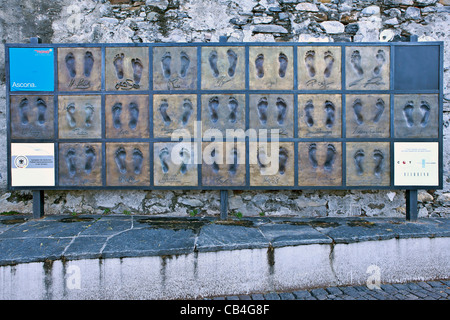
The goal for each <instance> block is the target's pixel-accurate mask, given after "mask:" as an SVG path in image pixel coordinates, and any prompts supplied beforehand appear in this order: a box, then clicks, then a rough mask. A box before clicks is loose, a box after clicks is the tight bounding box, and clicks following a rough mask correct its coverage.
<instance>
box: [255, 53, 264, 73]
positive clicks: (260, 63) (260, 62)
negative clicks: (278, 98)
mask: <svg viewBox="0 0 450 320" xmlns="http://www.w3.org/2000/svg"><path fill="white" fill-rule="evenodd" d="M255 67H256V75H257V76H258V78H262V77H264V55H263V54H262V53H261V54H258V56H257V57H256V60H255Z"/></svg>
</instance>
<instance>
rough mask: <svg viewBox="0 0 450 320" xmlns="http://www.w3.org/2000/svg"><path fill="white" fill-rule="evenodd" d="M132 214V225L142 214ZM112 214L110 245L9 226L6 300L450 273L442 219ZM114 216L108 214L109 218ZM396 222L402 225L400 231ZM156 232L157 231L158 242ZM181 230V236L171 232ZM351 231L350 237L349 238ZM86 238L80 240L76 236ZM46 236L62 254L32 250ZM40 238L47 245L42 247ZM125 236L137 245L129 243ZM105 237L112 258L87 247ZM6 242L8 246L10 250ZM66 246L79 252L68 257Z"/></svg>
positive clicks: (166, 294) (186, 293)
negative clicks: (159, 219) (192, 222)
mask: <svg viewBox="0 0 450 320" xmlns="http://www.w3.org/2000/svg"><path fill="white" fill-rule="evenodd" d="M60 218H61V217H59V219H60ZM141 218H142V217H141ZM102 219H103V218H102V217H100V218H99V219H98V220H96V222H95V223H98V222H100V221H102ZM128 219H129V220H132V221H133V223H132V224H134V223H135V222H136V219H138V218H137V217H134V218H133V217H131V218H128ZM139 219H140V218H139ZM44 220H45V219H44ZM49 220H51V219H49ZM112 220H114V223H110V224H109V225H116V227H120V228H122V229H121V230H120V231H118V232H117V233H112V231H114V230H108V229H107V228H106V229H104V230H105V232H106V231H109V237H110V238H109V239H108V241H106V238H105V239H104V240H105V241H97V242H95V241H88V240H92V239H94V238H95V237H94V235H93V234H92V235H90V234H89V232H92V231H93V230H94V229H90V227H88V228H84V229H83V230H82V231H78V233H77V235H76V236H73V237H69V233H71V232H69V231H70V230H69V229H66V230H65V231H64V230H62V229H61V224H60V223H59V224H58V225H55V224H52V223H51V222H49V223H47V225H46V226H47V228H44V227H43V226H44V222H45V221H42V220H39V221H29V222H34V224H35V225H34V227H35V228H36V230H40V231H39V232H36V233H33V235H34V236H33V237H28V238H17V237H14V236H17V235H18V234H19V232H22V233H23V230H29V231H27V232H33V225H32V224H30V225H27V223H24V224H20V225H16V226H15V227H14V228H12V227H11V228H8V229H6V230H3V232H2V233H1V234H0V247H1V248H2V249H3V250H1V251H0V252H6V255H8V252H9V257H6V256H5V253H2V255H1V256H0V258H2V259H0V261H2V266H1V267H0V299H184V298H189V299H196V298H201V297H207V296H221V295H222V296H223V295H236V294H249V293H255V292H267V291H287V290H291V289H306V288H313V287H320V286H341V285H364V284H366V283H367V282H368V281H369V283H370V282H372V281H381V282H383V283H386V282H388V283H401V282H407V281H416V280H421V281H427V280H434V279H444V278H449V277H450V252H449V250H447V248H449V247H450V246H449V245H450V237H448V236H446V233H447V232H448V231H447V230H449V228H448V224H449V222H448V221H447V220H445V219H442V221H440V220H435V219H434V220H422V221H420V222H418V223H416V224H411V223H406V222H404V221H401V220H393V219H389V220H383V219H378V220H377V219H373V220H370V221H369V219H345V220H343V219H340V220H339V219H338V220H337V221H336V220H333V219H322V220H318V219H312V220H311V219H310V220H308V221H303V220H302V221H300V220H292V219H279V220H277V219H266V220H264V219H263V220H260V221H253V224H252V226H251V227H248V226H247V227H245V226H243V225H244V223H241V225H236V224H232V225H221V224H218V225H217V226H216V225H214V224H212V223H207V224H204V225H202V226H201V227H200V226H198V229H196V230H194V231H192V230H191V231H192V232H188V229H182V228H180V229H178V230H177V231H174V229H173V228H170V229H162V230H161V229H155V228H149V229H148V226H147V225H145V227H142V225H139V227H136V226H134V227H136V228H137V229H136V230H135V231H137V233H129V234H128V235H127V233H128V232H130V230H133V228H134V227H132V228H125V226H128V224H127V223H128V222H129V221H128V220H127V219H125V223H123V221H124V220H123V218H122V220H121V221H122V224H120V223H118V218H117V219H116V218H114V219H111V221H112ZM111 221H110V222H111ZM54 222H55V221H53V223H54ZM85 222H86V221H85ZM90 222H92V221H90ZM107 222H108V219H105V220H104V221H103V223H106V224H107ZM304 222H305V223H306V224H304ZM115 223H117V224H115ZM94 225H95V224H94V223H93V224H92V225H91V226H94ZM312 225H315V227H312ZM318 225H321V227H318ZM57 226H58V227H59V228H57ZM70 226H71V227H70V229H72V228H73V230H72V231H76V230H79V229H78V228H79V226H76V225H74V224H70ZM351 226H352V227H351ZM367 226H370V227H367ZM19 227H20V228H19ZM97 227H100V225H97ZM172 227H173V225H172ZM206 227H207V228H206ZM16 228H17V229H16ZM27 228H28V229H27ZM52 228H53V229H52ZM339 228H341V229H342V230H340V231H339ZM394 228H397V230H396V231H395V232H394ZM14 229H16V230H14ZM89 229H90V231H89V232H88V230H89ZM383 229H384V230H385V231H386V234H384V235H383V232H382V230H383ZM386 229H388V230H386ZM50 230H53V231H52V232H60V233H61V232H62V236H61V237H59V238H58V237H55V235H54V234H53V235H52V234H50V233H51V232H50ZM126 230H127V231H126ZM152 230H153V231H155V230H158V233H154V237H153V238H152V237H151V236H150V235H151V232H152ZM389 230H391V231H389ZM7 231H9V233H8V232H7ZM98 231H99V229H98V230H97V231H96V232H97V234H96V237H97V238H99V239H100V238H101V237H103V236H104V235H102V234H101V233H98ZM164 231H167V232H169V233H165V232H164ZM27 232H26V233H27ZM388 232H393V236H392V237H388V236H387V233H388ZM72 233H75V232H72ZM177 233H178V236H174V235H175V234H177ZM44 234H46V235H47V236H46V237H44V236H43V235H44ZM83 234H84V235H83ZM345 234H346V237H347V239H348V241H344V235H345ZM30 235H31V234H30ZM82 235H83V236H82ZM111 235H114V236H111ZM120 235H121V237H119V236H120ZM125 235H127V236H125ZM132 235H133V236H132ZM134 235H137V236H134ZM139 235H141V236H142V237H139ZM170 235H171V237H169V238H167V237H168V236H170ZM330 235H333V236H334V238H333V237H331V236H330ZM157 236H159V237H160V238H159V239H158V238H157ZM83 237H85V239H84V238H83ZM161 237H166V239H162V238H161ZM82 238H83V241H79V242H78V240H80V239H82ZM113 239H114V241H112V240H113ZM44 240H47V241H50V240H52V241H54V242H55V243H56V242H58V241H59V242H60V247H61V253H64V255H59V256H58V254H57V253H56V250H53V256H52V257H51V255H47V256H46V258H45V259H43V258H44V255H42V256H40V257H37V255H34V256H33V255H31V253H32V252H36V251H38V248H40V247H43V246H45V241H44ZM144 240H146V241H147V242H144V243H143V244H142V243H141V245H140V246H139V244H138V242H139V241H141V242H142V241H144ZM336 240H338V241H336ZM20 241H22V243H24V244H25V243H27V241H28V244H30V245H31V246H32V247H33V246H34V247H33V248H34V249H33V250H30V251H29V252H28V258H29V259H28V261H27V262H26V259H25V258H26V257H25V256H22V257H21V260H19V259H16V262H15V263H5V262H6V261H7V260H8V259H9V260H10V261H12V260H14V259H12V258H13V252H16V251H19V250H20V249H21V248H20V247H17V246H16V247H15V250H13V249H11V246H13V245H14V244H15V243H19V242H20ZM39 241H41V243H42V245H39V246H38V242H39ZM126 241H132V242H131V243H128V244H127V243H126ZM186 241H187V242H186ZM7 242H8V243H9V246H7V245H6V244H7ZM77 243H78V245H75V244H77ZM100 243H101V244H102V248H103V251H101V253H102V254H103V253H105V251H104V250H105V249H106V248H108V246H111V247H113V245H114V246H115V248H116V250H115V251H114V250H112V248H111V250H110V253H109V254H108V255H109V257H108V256H104V255H102V254H100V255H98V254H97V256H96V257H94V254H93V252H90V253H89V249H92V248H97V247H98V245H99V244H100ZM183 243H184V244H186V243H187V244H188V245H187V246H186V247H185V252H182V250H181V249H180V248H181V247H182V245H181V244H183ZM151 244H153V247H151ZM158 246H160V247H161V250H160V251H159V252H157V250H156V249H155V248H156V247H158ZM164 246H167V248H165V247H164ZM6 247H8V248H10V251H4V250H5V248H6ZM24 247H25V245H24ZM24 247H22V248H24ZM56 247H57V246H56V245H54V246H53V247H52V248H56ZM127 248H134V249H133V250H134V251H133V250H130V251H127V250H126V249H127ZM139 248H141V251H140V252H138V249H139ZM168 248H169V249H170V248H172V249H173V248H178V249H177V250H172V251H173V252H178V253H172V254H167V252H170V250H168ZM119 249H121V250H122V251H121V252H120V250H119ZM96 250H97V249H96ZM68 252H72V254H71V256H70V258H69V257H68V256H67V253H68ZM76 252H78V254H76ZM113 253H114V254H113ZM5 258H7V259H5ZM42 259H43V260H42ZM39 260H41V261H39ZM19 261H21V263H19Z"/></svg>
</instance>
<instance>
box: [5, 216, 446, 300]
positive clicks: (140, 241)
mask: <svg viewBox="0 0 450 320" xmlns="http://www.w3.org/2000/svg"><path fill="white" fill-rule="evenodd" d="M424 237H425V238H430V239H432V238H438V237H450V219H443V218H426V219H425V218H424V219H419V220H418V221H417V222H415V223H411V222H407V221H405V220H404V219H401V218H359V217H358V218H356V217H355V218H331V217H327V218H314V219H306V218H285V217H258V218H256V217H255V218H242V219H237V218H236V219H230V220H225V221H222V220H218V219H217V218H214V217H194V218H175V217H152V216H138V215H64V216H62V215H61V216H45V217H43V218H42V219H33V218H32V217H31V216H22V215H11V216H6V215H5V216H0V266H8V265H15V264H20V263H30V262H45V261H49V260H50V261H52V260H64V261H67V260H78V259H106V258H124V257H147V256H166V255H181V254H189V253H193V252H197V253H198V252H215V251H222V250H239V249H261V248H280V247H285V246H299V245H305V244H339V243H343V244H350V243H355V242H363V241H378V240H388V239H406V238H424ZM444 250H448V248H444ZM449 294H450V283H449V280H448V279H443V280H434V281H418V282H410V283H402V284H400V283H399V284H396V283H385V284H381V285H380V286H379V288H375V289H373V288H372V289H369V288H368V286H366V285H359V286H352V287H346V286H336V287H323V288H313V289H308V290H291V291H289V292H264V293H254V294H248V295H228V296H221V297H208V298H207V299H210V300H427V299H430V300H448V298H449Z"/></svg>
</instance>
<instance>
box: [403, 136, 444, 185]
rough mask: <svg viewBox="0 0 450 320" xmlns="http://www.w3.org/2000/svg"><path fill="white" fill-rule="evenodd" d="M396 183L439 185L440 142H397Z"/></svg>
mask: <svg viewBox="0 0 450 320" xmlns="http://www.w3.org/2000/svg"><path fill="white" fill-rule="evenodd" d="M394 185H395V186H439V143H438V142H395V143H394Z"/></svg>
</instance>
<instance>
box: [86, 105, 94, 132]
mask: <svg viewBox="0 0 450 320" xmlns="http://www.w3.org/2000/svg"><path fill="white" fill-rule="evenodd" d="M84 112H85V113H86V118H85V120H84V125H85V126H86V127H88V128H89V127H90V126H91V125H92V120H93V118H94V107H93V106H92V105H91V104H89V103H88V104H86V105H85V106H84Z"/></svg>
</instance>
